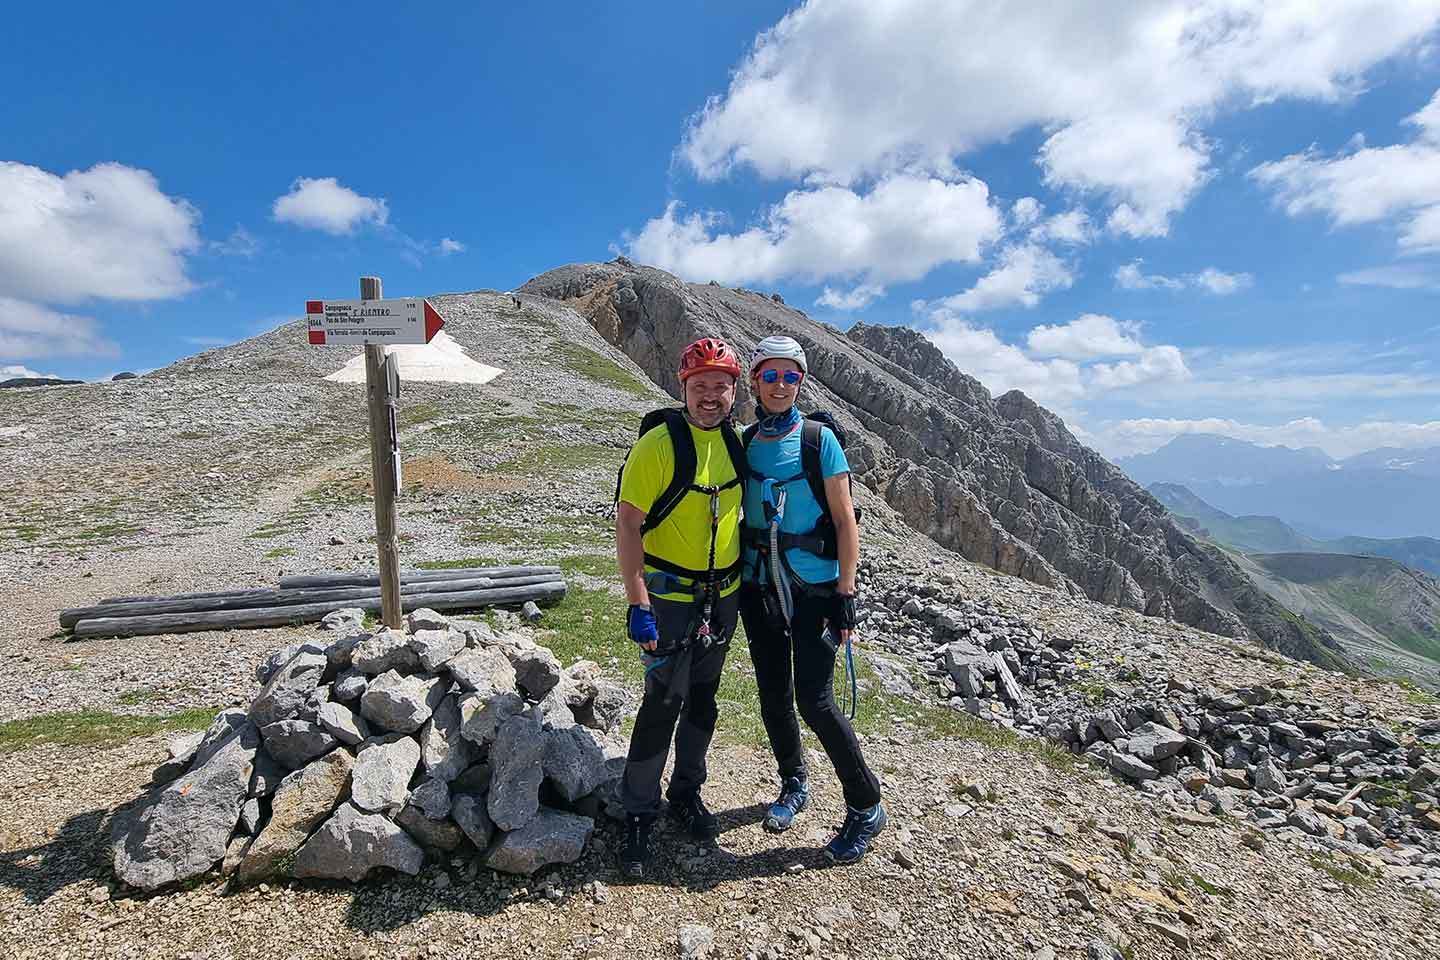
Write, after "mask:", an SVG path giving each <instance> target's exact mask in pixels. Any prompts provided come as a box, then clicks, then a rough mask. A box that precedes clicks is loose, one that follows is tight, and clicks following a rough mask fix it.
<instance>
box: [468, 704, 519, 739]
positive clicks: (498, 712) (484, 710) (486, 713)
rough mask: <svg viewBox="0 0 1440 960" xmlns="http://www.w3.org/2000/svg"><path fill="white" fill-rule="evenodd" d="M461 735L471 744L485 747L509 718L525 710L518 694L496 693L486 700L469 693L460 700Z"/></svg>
mask: <svg viewBox="0 0 1440 960" xmlns="http://www.w3.org/2000/svg"><path fill="white" fill-rule="evenodd" d="M459 707H460V720H461V733H462V734H463V735H464V737H465V739H466V740H469V741H470V742H471V743H475V744H478V745H480V746H481V747H484V746H487V745H488V744H490V743H491V742H492V741H494V739H495V735H496V734H497V733H499V732H500V728H501V727H502V726H504V724H505V722H506V721H507V720H509V719H510V718H511V717H513V716H515V715H516V714H518V713H520V712H521V711H523V710H524V709H525V701H524V700H522V699H521V698H520V694H518V693H496V694H492V695H491V696H489V697H488V698H486V697H482V696H481V695H480V694H478V693H470V694H466V695H465V696H463V697H461V698H460V702H459Z"/></svg>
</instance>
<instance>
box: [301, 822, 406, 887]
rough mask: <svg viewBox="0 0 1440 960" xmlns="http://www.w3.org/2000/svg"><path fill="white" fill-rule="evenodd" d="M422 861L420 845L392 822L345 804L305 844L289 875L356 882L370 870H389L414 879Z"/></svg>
mask: <svg viewBox="0 0 1440 960" xmlns="http://www.w3.org/2000/svg"><path fill="white" fill-rule="evenodd" d="M424 862H425V852H424V851H423V850H421V849H420V846H419V844H417V843H416V842H415V841H414V840H412V839H410V836H409V834H407V833H406V832H405V831H404V830H402V829H400V827H399V826H398V825H396V824H395V823H394V822H393V821H391V820H389V819H387V818H385V817H382V816H380V815H379V814H378V813H364V812H362V811H361V810H359V809H357V808H356V807H355V806H354V805H353V804H349V803H347V804H345V805H343V806H342V807H340V809H339V810H337V811H336V812H335V815H334V816H332V817H331V818H330V819H329V820H327V821H325V823H324V825H323V826H321V827H320V829H319V830H317V831H315V833H314V834H313V835H312V836H311V837H310V839H309V840H307V841H305V845H304V846H303V847H301V848H300V852H299V854H298V855H297V856H296V858H295V867H294V870H293V871H292V872H293V873H294V875H295V876H297V877H320V878H329V879H336V880H359V879H361V878H362V877H364V876H365V875H366V874H367V873H369V872H370V871H371V870H374V869H377V868H379V867H389V868H390V869H392V870H398V871H399V872H401V873H408V874H410V875H411V876H414V875H415V874H417V873H419V872H420V867H421V865H422V864H423V863H424Z"/></svg>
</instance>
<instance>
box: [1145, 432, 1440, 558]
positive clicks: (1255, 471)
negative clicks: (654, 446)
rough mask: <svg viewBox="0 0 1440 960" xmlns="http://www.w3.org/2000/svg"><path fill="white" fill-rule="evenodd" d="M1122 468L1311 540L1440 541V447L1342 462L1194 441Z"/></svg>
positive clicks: (1202, 438)
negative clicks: (1276, 521) (1280, 522)
mask: <svg viewBox="0 0 1440 960" xmlns="http://www.w3.org/2000/svg"><path fill="white" fill-rule="evenodd" d="M1116 465H1117V466H1119V467H1120V468H1121V469H1123V470H1124V471H1125V473H1126V474H1128V475H1129V476H1130V477H1131V478H1132V479H1133V480H1135V481H1136V482H1138V483H1141V484H1144V485H1146V486H1151V485H1153V484H1156V483H1168V484H1180V485H1183V486H1184V487H1187V488H1188V489H1189V490H1190V491H1191V492H1193V493H1194V494H1195V495H1197V496H1198V497H1200V498H1201V499H1202V500H1204V501H1206V502H1207V503H1210V504H1214V505H1215V506H1216V507H1218V508H1219V509H1220V510H1223V511H1225V512H1227V513H1229V514H1232V515H1234V516H1241V517H1247V518H1252V519H1253V518H1255V517H1281V518H1283V519H1284V521H1285V523H1287V524H1288V525H1289V526H1290V527H1291V528H1293V529H1294V530H1298V531H1303V532H1304V533H1306V534H1308V535H1309V536H1311V537H1320V538H1322V539H1335V538H1339V537H1344V536H1347V535H1349V536H1360V537H1365V538H1412V537H1415V536H1417V535H1420V536H1425V537H1440V496H1437V495H1436V493H1437V490H1440V447H1430V448H1427V449H1419V450H1402V449H1398V448H1394V447H1383V448H1380V449H1378V450H1369V451H1366V452H1365V453H1361V454H1357V455H1355V456H1353V457H1348V458H1346V459H1344V460H1336V459H1334V458H1332V457H1330V456H1329V455H1328V454H1326V453H1325V452H1324V451H1323V450H1320V449H1318V448H1315V447H1306V448H1303V449H1299V450H1297V449H1293V448H1290V447H1266V446H1261V445H1260V444H1258V443H1250V442H1249V441H1245V440H1235V439H1232V438H1230V437H1221V436H1215V435H1213V434H1187V435H1184V436H1179V437H1176V438H1175V439H1174V440H1171V441H1170V442H1169V443H1167V444H1166V445H1165V446H1163V447H1161V448H1160V449H1159V450H1156V451H1155V452H1153V453H1146V454H1139V455H1137V456H1133V457H1124V458H1121V459H1120V460H1117V461H1116ZM1295 549H1302V548H1300V547H1295ZM1386 555H1388V554H1386Z"/></svg>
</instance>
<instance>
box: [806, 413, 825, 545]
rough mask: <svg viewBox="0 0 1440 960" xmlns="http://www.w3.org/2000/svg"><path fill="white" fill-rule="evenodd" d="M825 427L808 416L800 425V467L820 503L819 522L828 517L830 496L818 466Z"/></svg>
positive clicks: (811, 491) (817, 501) (816, 500)
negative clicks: (827, 493) (827, 494)
mask: <svg viewBox="0 0 1440 960" xmlns="http://www.w3.org/2000/svg"><path fill="white" fill-rule="evenodd" d="M824 430H825V427H824V425H823V424H821V423H820V422H819V421H816V420H811V419H809V418H808V417H807V418H806V419H805V422H804V423H802V424H801V425H800V469H801V470H802V471H804V473H805V480H806V482H807V483H809V484H810V493H811V494H812V495H813V496H814V497H815V502H816V503H818V504H820V522H821V523H824V522H825V521H826V520H828V519H829V518H830V498H829V497H828V496H826V494H825V477H824V475H823V474H822V473H821V467H820V445H821V443H823V442H824Z"/></svg>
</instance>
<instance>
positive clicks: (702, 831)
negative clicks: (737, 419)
mask: <svg viewBox="0 0 1440 960" xmlns="http://www.w3.org/2000/svg"><path fill="white" fill-rule="evenodd" d="M678 375H679V377H680V385H681V390H682V391H683V392H684V397H685V406H684V409H683V410H682V409H668V410H656V411H654V412H653V413H650V414H647V415H646V416H645V418H644V420H642V421H641V424H640V439H639V440H637V441H636V443H635V445H634V446H633V447H631V448H630V452H629V454H628V455H627V456H626V459H625V465H624V466H623V467H622V468H621V474H620V483H619V489H618V492H617V496H616V499H617V501H618V505H617V508H616V520H615V540H616V551H617V553H618V555H619V561H620V574H621V576H622V577H623V578H624V581H625V595H626V598H627V599H628V600H629V601H630V612H629V616H628V621H627V630H628V633H629V636H630V639H631V640H633V641H635V642H636V643H637V644H639V645H640V647H641V649H642V651H643V652H642V653H641V659H642V660H643V662H644V663H645V695H644V699H643V700H642V702H641V704H640V712H639V714H638V715H637V716H636V717H635V729H634V732H633V733H631V735H630V751H629V754H628V756H627V759H626V762H625V775H624V778H623V780H622V781H621V787H620V789H621V799H622V802H623V803H624V805H625V845H624V848H623V849H622V850H621V851H620V868H621V872H622V873H624V874H625V875H626V876H627V877H630V878H632V879H638V878H640V877H642V876H644V872H645V863H646V860H647V858H648V848H649V842H650V830H651V827H652V825H653V824H654V821H655V817H656V815H657V814H658V813H659V811H660V777H661V774H662V773H663V771H664V769H665V757H666V755H667V754H668V753H669V751H670V738H671V735H672V734H673V735H674V738H675V769H674V771H673V772H672V774H671V776H670V787H669V790H668V799H669V801H670V806H669V813H670V816H671V817H672V818H674V819H675V820H677V821H679V822H680V824H682V825H683V826H684V827H685V828H686V829H687V830H689V832H690V833H691V835H692V836H694V837H696V838H698V839H702V840H709V839H713V838H714V836H715V834H716V833H717V832H718V829H719V823H718V821H717V820H716V818H715V815H714V814H712V813H711V812H710V811H709V810H708V809H706V807H705V803H704V801H703V800H702V799H701V798H700V787H701V786H702V785H703V784H704V783H705V753H706V751H707V750H708V749H709V747H710V739H711V737H712V735H713V734H714V732H715V721H716V719H717V717H718V716H719V708H718V707H717V706H716V703H715V694H716V691H717V690H718V689H719V687H720V671H721V668H722V667H723V666H724V664H725V653H726V651H727V650H728V649H729V643H730V637H731V635H732V634H733V633H734V632H735V622H736V619H737V604H738V597H737V591H738V589H739V586H740V531H739V524H740V498H741V490H742V485H743V482H744V481H743V478H744V476H745V453H744V450H743V448H742V447H741V444H740V437H739V435H738V434H737V432H736V430H735V427H734V424H733V423H732V422H731V420H730V411H731V408H732V407H733V406H734V404H735V383H736V381H737V380H738V379H739V378H740V359H739V357H738V356H737V355H736V354H735V351H734V350H733V349H732V348H731V347H730V345H729V344H727V343H725V342H724V341H723V340H718V339H715V338H712V337H706V338H703V339H701V340H697V341H695V342H694V343H692V344H690V345H689V346H688V347H686V348H685V350H684V352H683V353H682V354H681V356H680V369H679V371H678ZM677 722H678V730H677Z"/></svg>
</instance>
